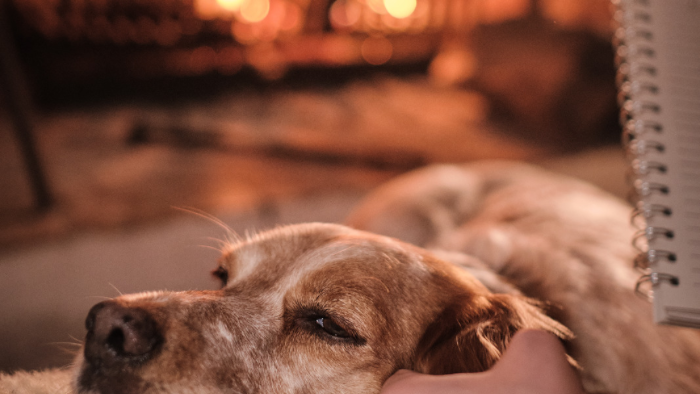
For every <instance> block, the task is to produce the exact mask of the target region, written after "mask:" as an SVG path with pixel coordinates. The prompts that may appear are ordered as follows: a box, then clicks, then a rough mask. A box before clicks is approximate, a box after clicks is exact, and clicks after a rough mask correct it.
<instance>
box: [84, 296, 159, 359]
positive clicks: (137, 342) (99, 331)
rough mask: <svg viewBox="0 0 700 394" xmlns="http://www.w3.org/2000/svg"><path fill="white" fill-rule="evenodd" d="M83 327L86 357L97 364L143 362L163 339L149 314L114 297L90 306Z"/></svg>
mask: <svg viewBox="0 0 700 394" xmlns="http://www.w3.org/2000/svg"><path fill="white" fill-rule="evenodd" d="M85 328H87V335H86V336H85V358H86V359H87V361H89V362H90V363H92V364H93V365H97V366H106V367H109V366H111V365H114V364H139V363H142V362H144V361H146V360H148V359H149V358H150V357H151V356H152V355H153V354H154V352H155V351H156V350H157V349H158V348H159V346H160V344H161V343H162V342H163V337H162V336H161V334H160V332H159V330H158V325H157V324H156V321H155V320H154V319H153V317H152V316H151V314H150V313H148V312H147V311H146V310H144V309H141V308H132V307H126V306H123V305H120V304H119V303H118V302H116V301H113V300H109V301H104V302H101V303H99V304H97V305H95V306H94V307H92V309H91V310H90V312H89V313H88V316H87V318H86V319H85Z"/></svg>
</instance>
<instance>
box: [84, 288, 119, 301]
mask: <svg viewBox="0 0 700 394" xmlns="http://www.w3.org/2000/svg"><path fill="white" fill-rule="evenodd" d="M117 291H118V290H117ZM86 298H97V299H98V300H111V299H112V298H113V297H106V296H87V297H86Z"/></svg>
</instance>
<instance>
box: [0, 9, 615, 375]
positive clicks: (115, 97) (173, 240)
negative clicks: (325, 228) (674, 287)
mask: <svg viewBox="0 0 700 394" xmlns="http://www.w3.org/2000/svg"><path fill="white" fill-rule="evenodd" d="M611 19H612V9H611V7H610V4H609V0H567V1H562V0H0V316H1V318H0V371H2V372H8V371H13V370H16V369H19V368H22V369H37V368H47V367H58V366H65V365H68V364H69V363H70V360H71V358H72V355H71V352H74V351H75V349H76V347H75V343H76V342H78V341H79V340H80V339H81V338H82V336H83V335H84V329H83V319H84V316H85V315H86V314H87V311H88V310H89V308H90V306H91V305H93V304H95V303H97V302H99V301H100V300H101V299H103V297H114V296H117V295H119V293H120V292H124V293H127V292H136V291H143V290H155V289H169V290H184V289H205V288H214V287H215V286H216V284H215V283H214V281H213V280H211V279H210V278H209V275H208V272H209V271H210V270H211V269H213V268H215V260H216V258H217V256H218V253H219V252H218V250H217V249H218V248H219V247H220V244H219V242H218V240H220V239H225V238H226V236H227V234H226V230H225V229H224V228H223V227H222V226H220V225H219V224H217V223H216V221H215V220H212V219H211V218H210V216H211V217H216V218H218V219H219V220H220V221H221V222H222V223H223V224H225V225H226V226H228V227H230V228H231V229H233V230H234V231H236V232H239V233H240V234H244V233H245V232H246V231H247V232H252V231H256V230H263V229H267V228H270V227H274V226H276V225H279V224H283V223H295V222H304V221H330V222H342V220H343V218H344V216H345V215H346V214H347V213H348V212H349V211H350V210H351V209H352V207H353V205H354V204H355V203H357V202H358V201H359V199H361V198H362V196H363V195H365V194H366V193H368V192H369V191H370V190H372V188H374V187H376V186H377V185H379V184H381V183H382V182H384V181H386V180H389V179H391V178H392V177H394V176H396V175H398V174H401V173H403V172H406V171H409V170H411V169H414V168H417V167H420V166H423V165H427V164H430V163H446V162H469V161H474V160H481V159H508V160H524V161H528V162H532V163H537V164H540V165H542V166H544V167H546V168H549V169H552V170H554V171H558V172H562V173H566V174H569V175H573V176H577V177H580V178H582V179H585V180H588V181H591V182H593V183H595V184H598V185H599V186H601V187H602V188H604V189H606V190H608V191H610V192H612V193H615V194H617V195H619V196H622V195H624V193H625V192H626V186H625V184H624V171H625V158H624V155H623V153H622V150H621V148H619V147H618V145H619V138H620V130H619V125H618V108H617V105H616V89H615V70H614V66H613V57H614V56H613V49H612V46H611V44H610V43H611V38H612V34H613V28H612V23H611Z"/></svg>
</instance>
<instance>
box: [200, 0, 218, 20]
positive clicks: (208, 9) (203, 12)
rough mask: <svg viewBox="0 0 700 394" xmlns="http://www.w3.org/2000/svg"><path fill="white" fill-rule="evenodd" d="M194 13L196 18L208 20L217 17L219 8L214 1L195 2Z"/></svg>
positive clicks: (202, 0) (201, 0)
mask: <svg viewBox="0 0 700 394" xmlns="http://www.w3.org/2000/svg"><path fill="white" fill-rule="evenodd" d="M194 11H195V13H196V14H197V16H198V17H200V18H202V19H205V20H209V19H215V18H216V17H217V16H219V13H220V12H221V7H220V6H219V5H218V4H217V3H216V0H195V2H194Z"/></svg>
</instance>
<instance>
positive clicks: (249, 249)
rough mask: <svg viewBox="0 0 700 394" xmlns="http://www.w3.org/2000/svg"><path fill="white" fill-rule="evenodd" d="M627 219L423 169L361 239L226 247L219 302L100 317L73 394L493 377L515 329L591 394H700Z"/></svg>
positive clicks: (328, 388)
mask: <svg viewBox="0 0 700 394" xmlns="http://www.w3.org/2000/svg"><path fill="white" fill-rule="evenodd" d="M629 212H630V210H629V207H628V206H626V205H625V204H623V203H621V202H619V201H617V200H615V199H614V198H612V197H610V196H608V195H606V194H604V193H603V192H601V191H599V190H597V189H595V188H593V187H591V186H588V185H586V184H583V183H580V182H577V181H573V180H570V179H565V178H560V177H558V176H556V175H552V174H548V173H544V172H542V171H539V170H536V169H533V168H530V167H527V166H523V165H513V164H506V163H490V164H483V165H472V166H468V167H456V166H440V167H431V168H428V169H424V170H421V171H418V172H416V173H414V174H410V175H407V176H405V177H403V178H400V179H398V180H396V181H394V182H391V183H389V184H388V185H386V186H384V187H383V188H380V189H379V190H378V191H377V192H376V193H374V194H373V195H371V196H370V197H369V198H368V199H367V200H366V201H365V203H363V204H361V206H360V207H359V208H358V209H357V211H356V212H355V213H354V214H353V215H351V217H350V218H349V224H350V225H352V226H354V227H356V228H358V229H362V230H367V231H370V232H365V231H358V230H354V229H350V228H348V227H343V226H339V225H329V224H318V223H314V224H304V225H295V226H288V227H283V228H279V229H276V230H273V231H269V232H266V233H262V234H259V235H256V236H253V237H251V238H248V239H245V240H237V241H235V242H232V244H231V245H230V247H228V248H227V250H226V252H225V253H224V256H223V257H222V258H221V260H220V266H219V268H218V269H217V270H216V271H215V273H216V274H217V276H219V277H220V278H221V279H222V281H223V282H224V283H223V286H222V289H221V290H215V291H196V292H195V291H190V292H156V293H142V294H135V295H126V296H121V297H118V298H116V299H114V300H111V301H107V302H103V303H100V304H98V305H97V306H96V307H95V308H93V310H92V311H91V312H90V315H89V317H88V326H89V331H88V335H87V338H86V346H85V350H84V352H83V354H82V355H81V356H80V357H79V359H78V360H77V361H76V368H75V370H74V371H73V372H72V373H73V383H72V384H73V387H74V388H75V389H76V391H77V392H79V393H85V394H88V393H89V394H93V393H94V394H97V393H99V394H107V393H144V394H150V393H153V394H155V393H205V394H206V393H254V392H269V393H307V392H314V393H331V392H333V393H336V392H342V393H372V392H374V393H376V392H378V391H379V390H380V387H381V385H382V383H383V382H384V381H385V380H386V379H387V378H388V376H390V375H391V374H392V373H393V372H394V371H396V370H397V369H400V368H407V369H413V370H415V371H419V372H425V373H435V374H443V373H452V372H476V371H483V370H485V369H488V368H489V367H490V366H492V365H493V364H494V363H495V362H496V361H497V360H498V358H499V357H500V355H501V353H502V352H503V350H504V349H505V347H506V345H507V344H508V341H509V339H510V338H511V337H512V335H513V334H514V333H515V332H516V331H517V330H520V329H522V328H537V329H543V330H547V331H549V332H553V333H555V334H556V335H558V336H559V337H560V338H562V339H563V340H565V341H567V343H566V345H567V348H568V350H569V352H570V354H571V355H572V356H573V358H574V359H576V360H577V361H578V363H579V364H580V366H581V369H580V375H581V378H582V381H583V384H584V388H585V389H586V391H587V392H590V393H630V394H631V393H635V394H639V393H697V392H700V335H698V332H696V331H692V330H689V329H680V328H671V327H658V326H654V325H653V324H652V322H651V316H650V306H649V305H648V304H647V303H646V301H644V300H641V299H639V298H637V297H636V296H635V295H634V293H633V290H632V287H633V284H634V281H635V279H636V275H637V274H636V273H635V272H633V271H632V269H631V261H632V257H633V251H632V250H631V248H630V246H629V242H630V239H631V229H630V227H629V225H628V223H627V218H628V217H629ZM373 233H375V234H373ZM377 233H378V234H385V235H388V236H391V237H393V238H389V237H385V236H382V235H376V234H377ZM396 238H398V239H403V240H404V241H405V242H401V241H398V240H396ZM543 307H544V308H545V309H546V312H547V313H548V315H549V316H548V315H545V314H544V313H543V311H542V309H541V308H543ZM129 319H131V320H129ZM134 320H135V321H136V322H137V323H138V324H136V325H134V324H135V323H130V321H134ZM560 322H561V323H560ZM562 323H563V324H562ZM565 326H568V327H569V329H571V331H569V329H567V328H566V327H565ZM134 327H136V328H134ZM115 330H117V331H119V332H121V334H120V335H121V339H118V340H116V342H117V344H116V345H115V339H114V338H113V334H114V332H115ZM572 331H573V335H575V339H572V338H573V336H572V334H571V332H572ZM141 337H146V338H147V339H148V340H144V339H143V338H141ZM22 376H23V375H20V378H21V377H22ZM14 378H15V379H19V378H17V377H16V376H15V377H14ZM8 382H9V383H8ZM3 385H4V386H3ZM12 387H13V383H12V382H11V380H10V378H8V377H5V378H2V379H0V389H3V388H4V389H5V390H6V391H8V392H11V391H10V390H11V388H12ZM16 392H21V391H16Z"/></svg>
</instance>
